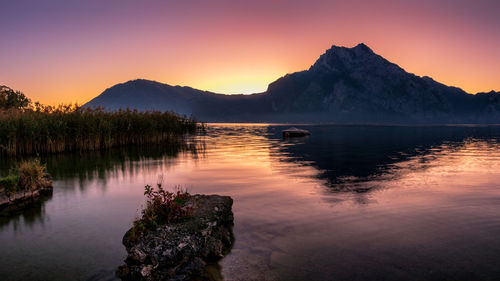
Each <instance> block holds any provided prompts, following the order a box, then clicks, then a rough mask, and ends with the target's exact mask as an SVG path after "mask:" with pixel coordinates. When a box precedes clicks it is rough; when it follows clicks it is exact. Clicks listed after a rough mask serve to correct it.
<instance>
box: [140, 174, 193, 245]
mask: <svg viewBox="0 0 500 281" xmlns="http://www.w3.org/2000/svg"><path fill="white" fill-rule="evenodd" d="M157 186H158V189H157V190H156V189H154V188H153V187H151V186H150V185H146V186H145V188H144V189H145V191H144V195H145V196H146V198H147V201H146V207H145V208H144V209H143V210H142V212H141V217H140V218H137V219H136V220H134V225H133V227H132V229H131V233H130V234H131V237H132V239H135V238H137V236H138V235H139V234H140V233H144V232H147V231H150V230H154V229H156V228H157V227H158V226H160V225H162V224H167V223H172V222H176V221H180V220H182V219H185V218H187V217H189V216H190V215H191V214H192V213H193V206H186V202H187V201H188V200H189V198H190V197H191V195H190V194H189V193H188V192H187V191H183V190H180V189H179V190H178V191H177V192H175V193H174V192H169V191H166V190H164V189H163V188H162V185H161V183H159V184H158V185H157Z"/></svg>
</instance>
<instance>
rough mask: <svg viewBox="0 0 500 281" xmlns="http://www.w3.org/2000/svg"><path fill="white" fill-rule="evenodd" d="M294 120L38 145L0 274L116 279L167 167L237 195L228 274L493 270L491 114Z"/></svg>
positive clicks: (9, 228)
mask: <svg viewBox="0 0 500 281" xmlns="http://www.w3.org/2000/svg"><path fill="white" fill-rule="evenodd" d="M302 127H303V128H306V129H308V130H310V131H311V132H312V136H311V137H308V138H302V139H295V140H291V141H283V140H282V139H281V137H280V130H282V129H283V128H284V127H281V126H267V125H229V124H228V125H213V126H212V127H211V128H210V129H209V131H208V133H207V135H206V136H203V137H200V140H199V142H197V144H196V145H193V146H195V147H196V149H193V146H192V147H187V148H150V149H141V150H137V149H136V150H130V149H128V150H120V151H116V150H115V151H110V152H107V153H90V154H84V155H58V156H53V157H50V158H45V159H44V161H45V162H47V164H48V167H49V170H50V172H51V173H52V174H53V176H54V178H55V182H54V186H55V188H54V193H53V195H52V196H50V197H48V198H46V199H45V201H44V202H42V203H41V204H39V205H37V206H33V207H32V208H31V209H28V210H26V211H25V212H23V213H18V214H14V215H12V216H9V217H0V253H1V255H0V279H1V280H114V279H115V277H114V270H115V268H116V267H117V266H118V265H120V264H121V263H122V260H123V259H124V257H125V254H126V253H125V249H124V247H123V246H122V244H121V238H122V236H123V234H124V233H125V231H126V230H127V229H128V228H129V227H130V226H131V222H132V220H133V219H134V216H136V215H137V214H138V211H137V209H138V208H140V207H141V204H142V203H143V195H142V194H143V187H144V185H145V184H154V183H156V181H157V179H158V177H159V175H163V177H164V184H166V185H168V186H170V187H173V186H175V185H181V186H183V187H185V188H188V189H189V190H190V192H191V193H217V194H224V195H230V196H232V197H233V199H234V206H233V211H234V214H235V227H234V233H235V238H236V241H235V244H234V248H233V249H232V251H231V253H230V254H229V255H228V256H226V257H225V258H224V259H223V260H222V261H221V262H220V265H221V274H222V276H223V277H224V279H225V280H500V127H377V126H371V127H370V126H302ZM9 164H10V163H7V162H5V161H4V162H3V164H2V165H3V166H2V167H3V169H4V171H5V169H6V167H8V165H9Z"/></svg>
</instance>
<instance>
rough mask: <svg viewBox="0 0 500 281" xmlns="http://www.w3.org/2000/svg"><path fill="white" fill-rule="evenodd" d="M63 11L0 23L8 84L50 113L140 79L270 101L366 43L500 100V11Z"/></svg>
mask: <svg viewBox="0 0 500 281" xmlns="http://www.w3.org/2000/svg"><path fill="white" fill-rule="evenodd" d="M54 1H55V2H57V1H59V2H61V3H60V5H59V6H57V7H56V6H54V7H50V6H47V7H45V6H43V5H42V4H39V5H40V6H36V5H38V4H33V5H25V6H22V4H17V2H12V3H9V4H6V5H5V7H2V9H3V10H5V14H6V15H7V16H6V17H3V18H1V19H0V31H1V32H2V33H1V34H2V39H3V40H4V42H9V44H2V46H0V61H1V62H2V67H0V84H2V85H7V86H9V87H11V88H14V89H16V90H20V91H23V92H24V93H25V94H26V95H27V96H29V97H30V98H31V99H32V100H35V101H37V100H38V101H40V102H42V103H47V104H58V103H69V102H78V103H80V104H81V103H85V102H87V101H89V100H90V99H92V98H94V97H95V96H97V95H99V94H100V93H102V91H104V90H105V89H106V88H109V87H111V86H113V85H115V84H117V83H123V82H126V81H128V80H132V79H137V78H143V79H150V80H156V81H158V82H162V83H167V84H171V85H182V86H190V87H193V88H198V89H201V90H208V91H212V92H216V93H228V94H237V93H244V94H249V93H254V92H263V91H265V90H266V89H267V85H268V84H269V83H271V82H273V81H274V80H276V79H277V78H279V77H281V76H283V75H285V74H287V73H292V72H296V71H301V70H305V69H308V68H309V66H310V65H312V64H313V63H314V62H315V60H316V59H317V58H318V57H319V56H320V55H321V54H322V53H324V51H325V50H326V49H328V48H330V47H331V45H337V46H347V47H352V46H355V45H356V44H358V43H360V42H363V43H365V44H367V45H368V46H369V47H370V48H372V49H373V51H374V52H375V53H377V54H379V55H381V56H383V57H385V58H386V59H388V60H389V61H391V62H393V63H396V64H398V65H399V66H401V67H402V68H404V69H405V70H406V71H408V72H410V73H414V74H416V75H420V76H424V75H426V76H430V77H432V78H433V79H434V80H436V81H438V82H441V83H444V84H446V85H450V86H457V87H460V88H462V89H463V90H465V91H466V92H469V93H477V92H486V91H491V90H497V91H499V90H500V79H498V77H500V69H499V68H498V65H499V63H498V61H499V55H498V51H497V46H498V45H500V37H499V36H496V34H497V33H498V26H500V22H499V21H498V17H497V15H496V12H495V11H498V8H500V4H495V3H490V2H488V1H481V0H480V1H477V2H474V3H465V2H464V3H462V2H460V3H457V2H456V1H449V0H440V1H418V2H407V1H404V2H394V1H390V0H383V1H377V3H373V2H370V1H361V0H354V1H349V2H346V1H321V0H311V1H307V3H306V2H305V1H298V0H290V1H286V2H284V1H282V0H278V1H276V2H274V1H273V2H272V3H270V2H268V1H263V0H256V1H252V2H244V3H243V2H241V3H240V2H238V1H225V0H214V1H210V3H207V2H206V1H199V0H193V3H191V2H190V3H185V2H179V3H177V2H172V3H171V2H168V1H152V0H150V1H144V2H142V1H141V3H138V2H135V1H128V0H123V2H122V1H120V2H119V3H120V5H118V6H119V7H117V6H116V5H114V4H116V3H115V2H116V1H118V0H110V1H109V3H107V2H106V3H105V4H103V3H102V2H100V1H93V0H89V1H85V2H82V3H78V4H75V3H66V2H64V1H62V0H54ZM483 2H484V3H483ZM113 3H114V4H113ZM121 3H123V5H121ZM16 5H21V6H16ZM496 6H499V7H496ZM20 11H23V13H20ZM71 15H73V16H71ZM7 23H8V24H7Z"/></svg>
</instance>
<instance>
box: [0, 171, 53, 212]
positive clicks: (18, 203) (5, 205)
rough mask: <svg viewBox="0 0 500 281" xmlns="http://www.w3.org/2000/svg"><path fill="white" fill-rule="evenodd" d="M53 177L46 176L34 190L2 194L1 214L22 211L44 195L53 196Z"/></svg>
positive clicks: (0, 197) (0, 200)
mask: <svg viewBox="0 0 500 281" xmlns="http://www.w3.org/2000/svg"><path fill="white" fill-rule="evenodd" d="M52 190H53V187H52V177H51V176H50V175H49V174H45V175H44V176H43V178H42V179H41V180H40V181H39V183H38V186H37V187H36V189H34V190H20V191H17V192H15V193H13V194H6V193H4V192H0V212H10V211H15V210H18V209H22V208H24V207H26V206H28V205H29V204H30V203H32V202H33V201H37V200H39V199H40V197H42V196H44V195H50V194H52Z"/></svg>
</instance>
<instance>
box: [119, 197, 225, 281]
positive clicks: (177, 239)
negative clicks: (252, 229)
mask: <svg viewBox="0 0 500 281" xmlns="http://www.w3.org/2000/svg"><path fill="white" fill-rule="evenodd" d="M232 205H233V200H232V199H231V197H228V196H218V195H193V196H191V198H190V199H189V200H188V201H187V202H186V206H190V207H193V208H194V210H193V214H192V215H191V216H190V217H188V218H186V219H184V220H182V221H179V222H175V223H169V224H166V225H162V226H159V227H158V228H157V229H155V230H152V231H149V232H146V233H143V234H139V235H137V236H134V235H133V232H132V230H129V231H128V232H127V233H126V234H125V236H124V237H123V244H124V245H125V248H126V249H127V253H128V255H127V258H126V260H125V265H122V266H120V267H119V268H118V270H117V272H116V274H117V276H118V277H120V278H121V279H122V280H176V281H180V280H193V279H197V278H200V277H202V275H203V274H204V269H205V266H206V265H207V263H213V262H215V261H217V260H219V259H221V258H222V257H224V255H225V254H227V253H228V252H229V251H230V249H231V246H232V243H233V241H234V237H233V232H232V228H233V212H232Z"/></svg>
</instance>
